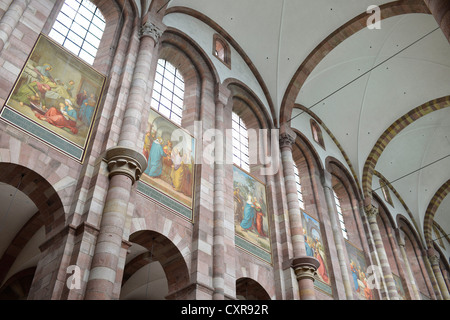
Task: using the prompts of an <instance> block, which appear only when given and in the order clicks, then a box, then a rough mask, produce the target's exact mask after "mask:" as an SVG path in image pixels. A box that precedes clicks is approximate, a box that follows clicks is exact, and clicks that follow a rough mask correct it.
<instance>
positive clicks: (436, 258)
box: [427, 248, 440, 266]
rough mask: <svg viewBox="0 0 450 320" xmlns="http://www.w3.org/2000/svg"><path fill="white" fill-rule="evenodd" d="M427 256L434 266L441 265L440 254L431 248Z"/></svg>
mask: <svg viewBox="0 0 450 320" xmlns="http://www.w3.org/2000/svg"><path fill="white" fill-rule="evenodd" d="M427 256H428V260H429V261H430V263H431V265H432V266H438V265H439V260H440V259H439V253H438V252H437V251H436V250H435V249H434V248H430V249H428V250H427Z"/></svg>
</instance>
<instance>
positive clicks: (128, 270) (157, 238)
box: [122, 230, 190, 299]
mask: <svg viewBox="0 0 450 320" xmlns="http://www.w3.org/2000/svg"><path fill="white" fill-rule="evenodd" d="M129 241H130V242H132V243H135V244H137V245H139V246H141V247H143V248H145V251H144V252H142V253H139V254H138V255H137V256H136V257H134V258H132V259H131V260H130V261H129V262H128V263H126V265H125V269H124V275H123V281H122V286H123V285H124V284H125V283H126V282H127V281H128V280H129V279H130V278H131V277H132V276H133V275H134V274H136V272H138V270H140V269H141V268H143V267H145V266H148V265H149V264H151V263H153V262H156V261H157V262H158V263H159V265H160V267H161V268H162V270H163V271H164V275H165V277H166V281H167V296H166V299H180V298H183V297H182V296H181V297H180V295H183V292H182V289H184V288H186V287H187V286H188V285H189V283H190V277H189V270H188V266H187V264H186V261H185V259H184V257H183V255H182V253H181V252H180V250H179V249H178V248H177V247H176V246H175V244H174V243H173V242H172V241H171V240H170V239H168V238H167V237H165V236H164V235H163V234H161V233H159V232H156V231H150V230H141V231H137V232H134V233H133V234H131V235H130V238H129ZM155 267H156V265H155ZM150 271H151V270H150Z"/></svg>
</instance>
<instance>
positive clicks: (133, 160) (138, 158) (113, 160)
mask: <svg viewBox="0 0 450 320" xmlns="http://www.w3.org/2000/svg"><path fill="white" fill-rule="evenodd" d="M105 160H106V163H107V164H108V170H109V177H110V178H111V177H112V176H115V175H118V174H121V175H125V176H127V177H129V178H130V179H131V181H132V183H133V184H134V183H135V182H136V181H138V180H139V178H140V177H141V175H142V173H143V172H144V170H145V169H146V168H147V159H146V158H145V157H144V155H143V154H141V153H140V152H137V151H135V150H133V149H130V148H127V147H120V146H117V147H113V148H111V149H108V150H107V151H106V155H105Z"/></svg>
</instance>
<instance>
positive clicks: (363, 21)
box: [280, 0, 430, 125]
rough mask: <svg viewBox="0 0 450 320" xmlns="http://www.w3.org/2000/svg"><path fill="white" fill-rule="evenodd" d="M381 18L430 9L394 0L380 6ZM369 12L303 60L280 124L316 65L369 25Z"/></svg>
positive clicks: (417, 1) (416, 0) (415, 0)
mask: <svg viewBox="0 0 450 320" xmlns="http://www.w3.org/2000/svg"><path fill="white" fill-rule="evenodd" d="M380 10H381V19H387V18H390V17H395V16H398V15H402V14H408V13H426V14H430V10H429V9H428V7H427V6H426V5H425V3H424V1H423V0H410V1H392V2H389V3H386V4H384V5H382V6H380ZM368 17H369V14H368V13H367V12H363V13H361V14H360V15H358V16H357V17H355V18H353V19H352V20H350V21H348V22H347V23H345V24H344V25H342V26H341V27H339V28H338V29H336V30H335V31H334V32H333V33H331V34H330V35H329V36H328V37H327V38H326V39H325V40H323V41H322V42H321V43H320V44H319V45H318V46H317V47H316V48H315V49H314V50H313V51H312V52H311V53H310V54H309V56H308V57H307V58H306V59H305V60H304V61H303V63H302V64H301V66H300V67H299V68H298V69H297V71H296V72H295V74H294V76H293V77H292V79H291V81H290V83H289V85H288V88H287V90H286V93H285V95H284V97H283V101H282V104H281V105H282V106H284V107H283V108H282V109H281V111H280V124H281V125H282V124H283V123H288V122H289V119H290V118H291V116H292V110H293V108H294V105H295V100H296V99H297V97H298V94H299V93H300V90H301V89H302V87H303V84H304V83H305V81H306V79H307V78H308V77H309V75H310V74H311V73H312V71H313V70H314V69H315V67H316V66H317V65H318V64H319V63H320V62H321V61H322V59H324V58H325V57H326V56H327V55H328V53H330V52H331V51H332V50H333V49H335V48H336V47H337V46H338V45H339V44H341V43H342V42H344V41H345V40H346V39H348V38H350V37H351V36H352V35H354V34H355V33H357V32H358V31H360V30H362V29H364V28H366V27H367V18H368Z"/></svg>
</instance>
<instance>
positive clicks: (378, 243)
mask: <svg viewBox="0 0 450 320" xmlns="http://www.w3.org/2000/svg"><path fill="white" fill-rule="evenodd" d="M364 210H365V212H366V215H367V220H368V222H369V227H370V229H371V231H372V236H373V240H374V243H375V248H376V250H377V253H378V257H379V259H380V264H381V269H382V270H383V275H384V280H385V282H386V287H387V291H388V295H389V299H390V300H398V299H399V298H398V292H397V288H396V286H395V280H394V277H393V275H392V272H391V267H390V265H389V260H388V257H387V255H386V250H385V249H384V245H383V239H382V238H381V233H380V229H379V228H378V223H377V216H378V208H376V207H374V206H373V205H368V206H365V207H364Z"/></svg>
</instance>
